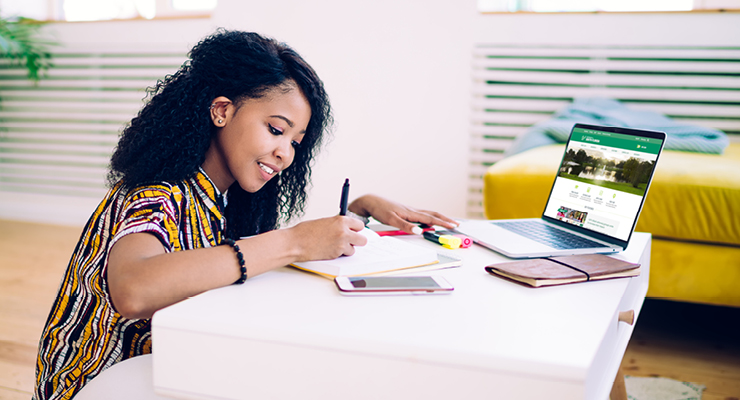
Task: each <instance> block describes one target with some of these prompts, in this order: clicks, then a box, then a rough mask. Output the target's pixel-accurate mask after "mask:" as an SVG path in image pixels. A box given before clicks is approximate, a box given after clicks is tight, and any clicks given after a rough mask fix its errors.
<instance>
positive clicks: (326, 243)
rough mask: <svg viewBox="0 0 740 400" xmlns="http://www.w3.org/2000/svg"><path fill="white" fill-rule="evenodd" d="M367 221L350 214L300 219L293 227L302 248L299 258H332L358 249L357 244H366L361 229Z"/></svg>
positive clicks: (292, 230)
mask: <svg viewBox="0 0 740 400" xmlns="http://www.w3.org/2000/svg"><path fill="white" fill-rule="evenodd" d="M364 228H365V226H364V224H363V223H362V222H361V221H359V220H357V219H355V218H351V217H346V216H340V215H337V216H334V217H329V218H321V219H316V220H311V221H305V222H301V223H299V224H297V225H295V226H293V227H292V228H288V229H290V230H291V233H293V237H294V238H295V240H296V241H297V243H299V247H300V251H299V254H298V259H297V260H296V261H298V262H300V261H314V260H331V259H335V258H337V257H340V256H343V255H345V256H350V255H352V254H354V253H355V248H354V246H364V245H366V244H367V237H365V236H364V235H363V234H361V233H360V231H362V230H363V229H364Z"/></svg>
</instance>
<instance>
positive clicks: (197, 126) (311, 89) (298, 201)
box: [108, 29, 332, 238]
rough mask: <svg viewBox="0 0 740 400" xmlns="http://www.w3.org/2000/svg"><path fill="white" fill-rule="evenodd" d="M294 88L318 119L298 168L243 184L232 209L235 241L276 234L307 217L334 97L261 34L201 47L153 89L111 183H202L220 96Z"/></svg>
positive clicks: (231, 199)
mask: <svg viewBox="0 0 740 400" xmlns="http://www.w3.org/2000/svg"><path fill="white" fill-rule="evenodd" d="M291 81H292V82H294V83H295V84H296V85H297V86H298V88H300V90H301V92H302V93H303V95H304V96H305V97H306V100H307V101H308V103H309V105H310V107H311V118H310V120H309V123H308V127H307V129H306V135H305V137H304V138H303V141H302V142H301V146H299V147H298V148H297V149H296V153H295V157H294V160H293V164H292V165H291V166H290V167H289V168H287V169H285V170H284V171H282V173H281V174H280V175H279V176H278V177H275V178H274V179H271V180H270V181H268V182H267V184H265V186H264V187H262V189H260V190H259V191H258V192H256V193H248V192H246V191H245V190H243V189H242V188H241V187H240V186H239V184H238V182H235V183H234V184H233V185H231V187H230V188H229V190H228V202H227V203H228V206H227V207H226V210H225V215H226V220H227V232H226V235H227V236H228V237H232V238H237V237H240V236H246V235H254V234H258V233H261V232H266V231H269V230H272V229H276V228H277V227H278V226H279V225H280V223H282V222H287V221H288V220H290V219H291V218H293V217H295V216H297V215H301V214H302V213H303V211H304V207H305V202H306V188H307V186H308V184H310V180H311V166H312V164H313V161H314V159H315V156H316V153H317V152H318V149H319V147H320V145H321V143H322V141H323V137H324V133H325V131H326V130H327V128H328V127H329V125H331V123H332V117H331V107H330V105H329V98H328V96H327V94H326V92H325V90H324V85H323V83H322V82H321V80H320V79H319V77H318V76H317V75H316V72H315V71H314V70H313V68H311V66H309V65H308V63H306V61H304V60H303V58H302V57H301V56H300V55H298V53H296V52H295V51H294V50H293V49H291V48H290V47H288V46H287V45H286V44H284V43H280V42H277V41H275V40H274V39H271V38H266V37H263V36H261V35H259V34H256V33H249V32H240V31H228V30H224V29H219V30H217V31H216V32H215V33H214V34H212V35H210V36H208V37H206V38H205V39H203V40H202V41H200V43H198V44H197V45H195V47H193V49H192V50H191V51H190V54H189V60H188V61H186V62H185V63H184V64H183V65H182V67H181V68H180V69H179V70H178V71H177V72H176V73H175V74H173V75H168V76H166V77H165V79H164V80H161V81H158V82H157V85H156V86H155V87H151V88H148V89H147V97H148V102H147V104H146V105H145V106H144V107H143V108H142V109H141V110H140V111H139V113H138V115H137V116H136V117H135V118H133V119H132V120H131V122H130V124H129V125H128V126H126V127H125V128H124V129H123V132H122V133H121V137H120V139H119V142H118V146H117V147H116V149H115V152H114V153H113V156H112V158H111V164H110V171H109V173H108V183H109V184H110V185H113V184H114V183H116V182H118V181H119V180H123V182H122V183H123V185H124V186H126V187H128V188H134V187H138V186H141V185H146V184H152V183H157V182H163V181H164V182H176V181H180V180H183V179H187V178H190V177H192V176H194V175H195V174H196V173H197V172H198V170H199V167H200V166H201V165H202V164H203V162H204V161H205V155H206V150H208V147H209V146H210V143H211V137H212V136H213V135H214V134H215V132H216V127H215V126H214V125H213V123H212V121H211V118H210V113H209V106H210V104H211V101H213V99H215V98H216V97H218V96H225V97H227V98H229V99H231V100H232V101H234V103H235V104H240V103H241V102H242V101H243V100H246V99H255V98H260V97H262V96H264V95H265V94H266V93H267V92H268V91H270V90H271V89H275V88H279V87H283V88H284V87H285V86H286V85H290V84H292V82H291Z"/></svg>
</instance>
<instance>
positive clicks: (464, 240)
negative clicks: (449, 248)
mask: <svg viewBox="0 0 740 400" xmlns="http://www.w3.org/2000/svg"><path fill="white" fill-rule="evenodd" d="M455 237H457V238H460V240H461V242H460V247H462V248H463V249H467V248H468V247H470V246H472V245H473V239H471V238H469V237H467V236H465V235H455Z"/></svg>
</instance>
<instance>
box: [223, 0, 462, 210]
mask: <svg viewBox="0 0 740 400" xmlns="http://www.w3.org/2000/svg"><path fill="white" fill-rule="evenodd" d="M475 15H476V13H475V1H474V0H465V1H441V0H440V1H424V0H376V1H371V2H353V1H343V0H325V1H304V0H271V1H240V0H219V5H218V9H217V11H216V13H215V15H214V17H213V20H214V23H216V24H217V25H222V26H224V27H227V28H233V29H241V30H251V31H256V32H260V33H263V34H266V35H268V36H272V37H275V38H277V39H278V40H281V41H284V42H286V43H288V44H290V45H291V46H292V47H294V48H295V49H296V50H297V51H298V52H299V53H300V54H301V55H303V56H304V58H306V60H307V61H308V62H309V63H310V64H311V65H313V67H314V68H315V69H316V70H317V72H318V74H319V76H320V77H321V78H322V79H323V80H324V83H325V85H326V88H327V91H328V93H329V96H330V98H331V100H332V105H333V107H334V116H335V119H336V124H335V133H334V140H333V141H332V142H331V143H330V144H329V145H328V146H327V147H326V148H325V150H324V151H323V152H322V153H321V156H320V159H319V162H318V164H317V166H316V168H315V169H314V189H313V191H312V193H311V197H310V199H309V208H308V210H307V215H306V217H307V218H313V217H321V216H327V215H334V214H336V213H337V211H338V207H339V195H340V190H341V186H342V183H343V182H344V179H345V178H350V182H351V184H352V189H351V196H352V197H356V196H359V195H360V194H363V193H368V192H373V193H378V194H381V195H384V196H387V197H391V198H393V199H394V200H396V201H399V202H402V203H404V204H408V205H410V206H414V207H419V208H427V209H434V210H437V211H440V212H443V213H445V214H447V215H450V216H454V217H464V213H465V201H466V184H467V182H466V178H467V155H468V144H467V143H468V132H469V129H468V118H469V104H470V103H469V96H470V95H469V93H470V84H469V82H470V78H469V74H470V58H471V32H472V31H471V29H470V23H471V21H472V20H473V18H474V17H475Z"/></svg>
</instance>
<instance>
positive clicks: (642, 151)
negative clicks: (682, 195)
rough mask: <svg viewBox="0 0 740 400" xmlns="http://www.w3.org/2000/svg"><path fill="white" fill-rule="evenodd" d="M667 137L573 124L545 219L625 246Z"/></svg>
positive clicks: (651, 133) (658, 133) (622, 129)
mask: <svg viewBox="0 0 740 400" xmlns="http://www.w3.org/2000/svg"><path fill="white" fill-rule="evenodd" d="M664 138H665V135H664V134H663V133H661V132H646V131H636V130H631V129H624V128H606V127H597V126H591V125H581V124H577V125H576V126H575V127H574V128H573V131H572V133H571V136H570V140H569V141H568V144H567V146H566V150H565V154H564V156H563V160H562V162H561V164H560V169H559V170H558V174H557V177H556V178H555V184H554V185H553V188H552V191H551V193H550V198H549V200H548V202H547V206H546V207H545V212H544V215H543V216H545V217H550V218H552V219H555V220H558V221H561V222H564V223H567V224H570V225H575V226H578V227H582V228H584V229H588V230H590V231H592V232H596V233H599V234H602V235H606V236H609V237H612V238H616V239H618V240H622V241H625V242H626V241H628V240H629V238H630V235H631V234H632V230H633V229H634V226H635V224H636V223H637V217H638V215H639V213H640V209H641V208H642V204H643V201H644V200H645V195H646V192H647V188H648V186H649V182H650V180H651V179H652V175H653V172H654V170H655V165H656V163H657V161H658V155H659V154H660V151H661V149H662V147H663V141H664Z"/></svg>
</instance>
